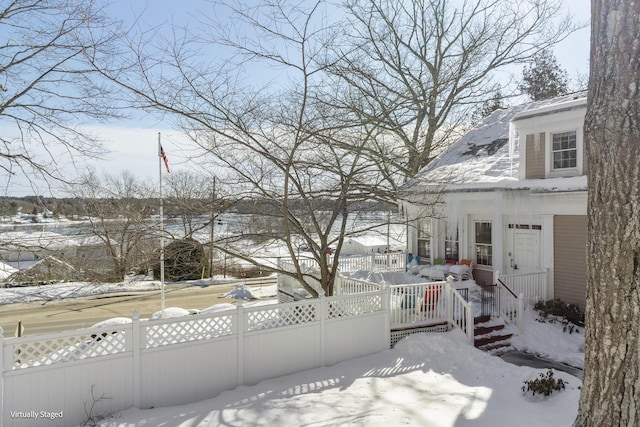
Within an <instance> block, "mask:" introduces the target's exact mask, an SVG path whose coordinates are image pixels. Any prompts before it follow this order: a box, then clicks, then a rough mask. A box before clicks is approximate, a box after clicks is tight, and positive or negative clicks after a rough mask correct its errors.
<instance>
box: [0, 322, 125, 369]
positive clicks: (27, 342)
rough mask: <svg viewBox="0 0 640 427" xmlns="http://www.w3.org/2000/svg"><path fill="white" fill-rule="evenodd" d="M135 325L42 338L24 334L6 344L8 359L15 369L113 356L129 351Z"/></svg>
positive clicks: (6, 358)
mask: <svg viewBox="0 0 640 427" xmlns="http://www.w3.org/2000/svg"><path fill="white" fill-rule="evenodd" d="M130 333H131V327H130V326H125V327H124V328H123V327H118V328H117V329H114V328H101V329H95V330H91V331H88V332H83V333H78V332H77V331H73V332H65V333H59V334H54V335H51V336H48V337H47V338H45V339H42V338H41V337H22V338H17V339H15V340H12V341H10V344H9V345H8V346H6V347H5V360H8V361H9V363H10V365H11V366H12V367H13V369H21V368H29V367H34V366H45V365H51V364H55V363H63V362H72V361H78V360H83V359H87V358H93V357H100V356H110V355H115V354H119V353H124V352H125V351H126V350H127V344H126V338H127V335H128V334H130Z"/></svg>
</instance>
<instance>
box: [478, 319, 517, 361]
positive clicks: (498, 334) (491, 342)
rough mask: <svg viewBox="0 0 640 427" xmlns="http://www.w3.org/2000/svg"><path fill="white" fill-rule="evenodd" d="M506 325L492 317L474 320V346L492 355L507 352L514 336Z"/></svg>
mask: <svg viewBox="0 0 640 427" xmlns="http://www.w3.org/2000/svg"><path fill="white" fill-rule="evenodd" d="M505 328H506V325H505V324H504V323H503V322H502V321H501V320H498V319H495V318H491V317H490V316H480V317H476V318H475V319H474V332H473V335H474V345H475V346H476V348H479V349H480V350H484V351H487V352H490V353H499V352H501V351H505V350H507V349H508V348H509V347H510V346H511V343H510V341H509V338H511V337H512V336H513V334H512V333H510V332H509V331H507V330H506V329H505Z"/></svg>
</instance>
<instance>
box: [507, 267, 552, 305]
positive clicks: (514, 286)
mask: <svg viewBox="0 0 640 427" xmlns="http://www.w3.org/2000/svg"><path fill="white" fill-rule="evenodd" d="M547 277H548V274H547V271H546V270H543V271H537V272H534V273H524V274H510V275H505V276H503V275H501V274H500V273H499V272H498V273H496V280H495V283H498V281H501V282H502V283H503V284H505V285H506V286H507V287H509V289H511V290H512V291H513V293H514V294H516V295H522V296H523V298H524V302H525V303H526V304H535V303H536V302H538V301H546V300H547V299H549V298H548V295H547V289H548V287H547Z"/></svg>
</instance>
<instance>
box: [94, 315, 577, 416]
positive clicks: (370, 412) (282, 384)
mask: <svg viewBox="0 0 640 427" xmlns="http://www.w3.org/2000/svg"><path fill="white" fill-rule="evenodd" d="M549 326H552V327H550V328H548V329H549V336H547V341H556V342H557V341H559V340H562V338H563V335H562V332H561V331H560V330H558V329H557V328H554V327H553V325H547V327H549ZM545 372H546V370H542V369H533V368H527V367H519V366H516V365H512V364H510V363H507V362H504V361H503V360H502V359H500V358H499V357H496V356H491V355H489V354H487V353H484V352H482V351H479V350H476V349H474V348H473V347H471V346H470V345H469V344H468V343H467V341H466V340H465V337H464V335H463V334H462V332H460V331H458V330H456V331H452V332H449V333H431V334H416V335H412V336H410V337H408V338H406V339H404V340H402V341H400V342H399V343H398V344H397V345H396V346H395V347H394V348H393V349H391V350H386V351H382V352H380V353H376V354H373V355H369V356H366V357H361V358H357V359H352V360H347V361H345V362H342V363H339V364H337V365H335V366H331V367H326V368H319V369H313V370H309V371H305V372H300V373H297V374H293V375H288V376H285V377H280V378H274V379H271V380H266V381H262V382H261V383H259V384H257V385H255V386H251V387H238V388H236V389H234V390H231V391H227V392H223V393H221V394H220V395H218V396H217V397H216V398H213V399H208V400H204V401H201V402H198V403H193V404H190V405H183V406H175V407H166V408H155V409H149V410H139V409H129V410H127V411H124V412H123V413H120V414H117V415H116V416H115V417H114V418H113V419H110V420H106V421H104V422H103V423H102V424H101V426H103V427H116V426H117V427H134V426H142V425H144V426H181V427H187V426H189V427H193V426H220V425H228V426H294V425H295V426H334V425H340V426H385V427H387V426H400V425H403V426H420V427H431V426H433V427H436V426H442V427H444V426H479V427H482V426H487V427H489V426H490V427H495V426H531V427H533V426H539V427H548V426H556V427H558V426H570V425H571V424H572V422H573V420H574V418H575V416H576V414H577V408H578V398H579V394H580V390H579V387H580V385H581V383H582V382H581V381H580V380H579V379H578V378H576V377H573V376H571V375H569V374H566V373H564V372H559V371H554V377H556V378H562V379H563V380H564V381H566V382H567V385H566V389H565V390H562V391H559V392H554V394H552V395H551V396H549V397H547V398H542V397H540V396H539V395H536V396H535V397H533V396H530V395H523V393H522V390H521V388H522V386H523V382H524V381H526V380H533V379H536V378H537V377H538V375H539V374H540V373H545Z"/></svg>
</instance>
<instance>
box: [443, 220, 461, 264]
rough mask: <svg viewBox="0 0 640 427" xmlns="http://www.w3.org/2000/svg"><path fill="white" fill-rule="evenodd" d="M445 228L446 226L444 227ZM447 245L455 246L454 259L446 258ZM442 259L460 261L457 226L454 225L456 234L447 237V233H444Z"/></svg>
mask: <svg viewBox="0 0 640 427" xmlns="http://www.w3.org/2000/svg"><path fill="white" fill-rule="evenodd" d="M445 229H446V227H445ZM447 247H454V248H455V253H456V257H455V259H453V258H452V259H449V258H447ZM444 260H445V262H446V261H456V262H458V261H460V234H459V230H458V227H457V226H456V235H455V236H453V237H449V235H448V234H447V235H445V238H444Z"/></svg>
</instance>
